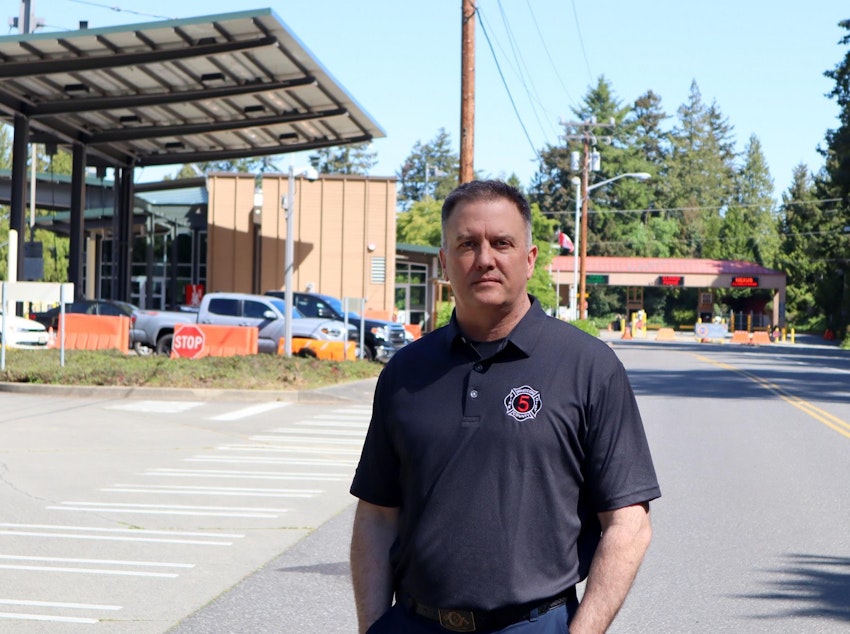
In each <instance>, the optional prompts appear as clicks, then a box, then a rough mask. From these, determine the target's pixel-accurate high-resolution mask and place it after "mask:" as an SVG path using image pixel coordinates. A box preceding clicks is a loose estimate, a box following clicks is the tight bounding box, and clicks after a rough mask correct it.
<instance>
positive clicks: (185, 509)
mask: <svg viewBox="0 0 850 634" xmlns="http://www.w3.org/2000/svg"><path fill="white" fill-rule="evenodd" d="M45 508H46V509H48V510H51V511H88V512H92V513H136V514H141V515H185V516H193V517H255V518H265V519H274V518H277V517H278V516H279V515H280V514H281V513H286V512H287V509H268V508H253V507H249V508H244V507H223V506H188V505H182V504H125V503H114V502H62V505H61V506H59V505H57V506H47V507H45Z"/></svg>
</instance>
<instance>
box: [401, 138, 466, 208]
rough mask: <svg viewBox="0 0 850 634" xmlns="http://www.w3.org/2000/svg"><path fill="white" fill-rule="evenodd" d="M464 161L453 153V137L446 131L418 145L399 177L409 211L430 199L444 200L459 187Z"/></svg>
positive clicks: (404, 201)
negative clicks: (420, 201)
mask: <svg viewBox="0 0 850 634" xmlns="http://www.w3.org/2000/svg"><path fill="white" fill-rule="evenodd" d="M459 165H460V158H459V157H458V155H457V153H455V152H454V150H452V147H451V137H450V136H449V133H448V132H446V131H445V129H444V128H440V130H439V132H437V136H435V137H434V138H433V139H431V140H430V141H429V142H428V143H424V144H423V143H422V142H421V141H417V142H416V144H415V145H414V146H413V150H411V152H410V154H409V155H408V157H407V159H406V160H405V162H404V165H402V166H401V168H400V169H399V171H398V172H397V173H396V175H397V176H398V183H399V193H398V200H399V203H400V204H401V206H402V208H404V209H406V208H407V207H409V206H410V205H411V204H412V203H413V202H415V201H417V200H423V199H425V198H426V197H428V196H430V197H432V198H436V199H437V200H443V199H445V197H446V196H448V195H449V192H451V190H453V189H454V188H455V187H457V184H458V168H459Z"/></svg>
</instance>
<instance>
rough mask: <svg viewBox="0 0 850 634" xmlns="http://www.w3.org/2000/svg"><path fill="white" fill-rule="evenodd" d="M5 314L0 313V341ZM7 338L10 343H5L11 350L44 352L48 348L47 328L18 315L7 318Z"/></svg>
mask: <svg viewBox="0 0 850 634" xmlns="http://www.w3.org/2000/svg"><path fill="white" fill-rule="evenodd" d="M2 327H3V313H0V341H2V336H3V332H2ZM6 336H7V338H8V341H4V342H3V343H5V344H6V346H7V347H9V348H28V349H31V350H33V349H34V350H42V349H45V348H47V341H48V335H47V328H45V327H44V325H43V324H40V323H38V322H37V321H33V320H32V319H25V318H23V317H17V316H16V315H8V316H7V317H6Z"/></svg>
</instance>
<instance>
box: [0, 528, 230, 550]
mask: <svg viewBox="0 0 850 634" xmlns="http://www.w3.org/2000/svg"><path fill="white" fill-rule="evenodd" d="M4 528H5V529H11V530H2V529H4ZM26 529H29V530H26ZM60 531H66V532H60ZM75 531H78V532H75ZM83 533H88V534H83ZM142 534H145V535H156V537H148V536H145V537H142ZM131 535H132V536H131ZM0 536H3V537H52V538H57V539H86V540H101V541H122V542H143V543H156V544H187V545H193V546H232V545H233V542H232V541H219V540H221V539H242V538H244V537H245V535H243V534H239V533H215V532H211V533H197V532H188V531H162V530H146V529H129V528H100V527H92V526H58V525H51V524H10V523H0ZM193 537H198V538H207V539H191V538H193ZM213 537H217V538H219V539H218V540H216V539H212V538H213Z"/></svg>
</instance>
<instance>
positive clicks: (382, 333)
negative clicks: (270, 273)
mask: <svg viewBox="0 0 850 634" xmlns="http://www.w3.org/2000/svg"><path fill="white" fill-rule="evenodd" d="M266 295H269V296H272V297H279V298H283V297H284V295H285V291H266ZM292 299H293V303H294V304H295V306H294V308H297V309H298V310H299V311H301V312H302V313H303V314H304V315H307V316H308V317H324V318H325V319H336V320H337V321H345V315H344V312H345V311H344V310H343V307H342V302H341V301H340V300H339V299H337V298H336V297H332V296H331V295H322V294H321V293H302V292H300V291H293V293H292ZM348 323H349V324H352V325H354V327H355V329H356V330H357V342H358V344H359V348H360V352H359V355H358V356H360V357H361V358H364V359H370V360H374V361H381V362H386V361H389V359H390V358H391V357H392V356H393V355H394V354H395V353H396V350H399V349H400V348H403V347H404V346H405V345H407V343H408V339H407V337H406V336H405V335H406V333H407V331H406V330H405V329H404V326H402V325H401V324H397V323H395V322H394V321H386V320H384V319H369V318H367V319H365V320H364V319H361V317H360V315H358V314H357V313H353V312H349V313H348ZM361 327H362V328H363V331H364V341H362V342H361V341H360V329H361Z"/></svg>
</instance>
